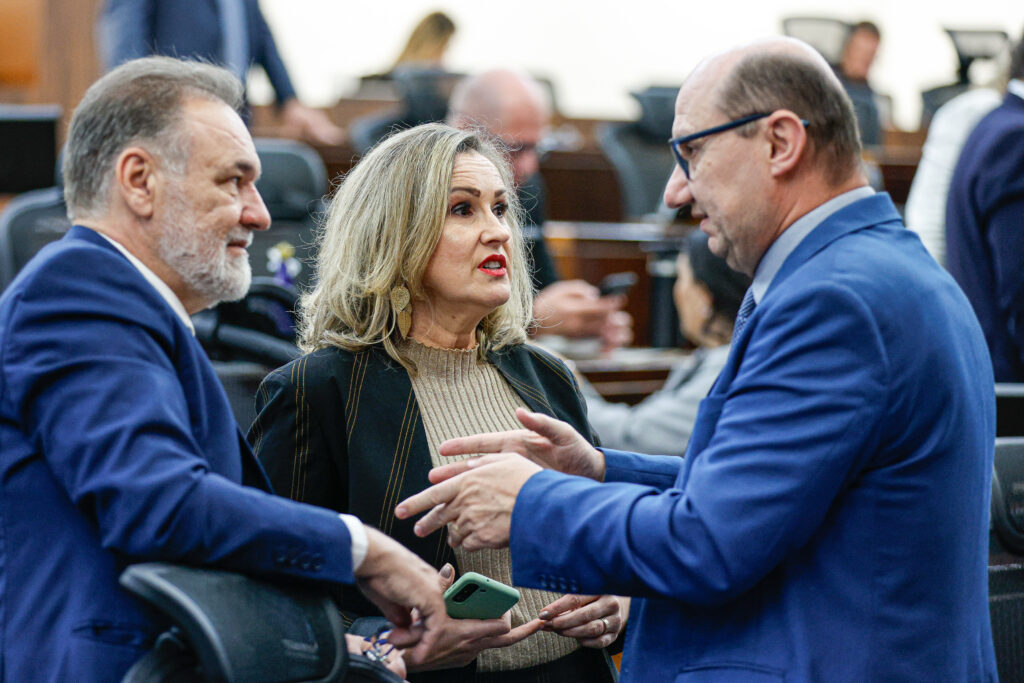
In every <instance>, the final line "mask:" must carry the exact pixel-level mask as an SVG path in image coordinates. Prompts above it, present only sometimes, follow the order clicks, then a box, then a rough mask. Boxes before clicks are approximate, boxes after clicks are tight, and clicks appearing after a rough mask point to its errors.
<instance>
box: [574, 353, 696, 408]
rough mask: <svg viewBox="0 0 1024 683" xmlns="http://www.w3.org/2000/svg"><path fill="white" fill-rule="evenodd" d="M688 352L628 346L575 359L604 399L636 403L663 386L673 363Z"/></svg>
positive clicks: (577, 367)
mask: <svg viewBox="0 0 1024 683" xmlns="http://www.w3.org/2000/svg"><path fill="white" fill-rule="evenodd" d="M687 356H688V354H687V353H686V352H685V351H683V350H681V349H652V348H625V349H616V350H615V351H613V352H612V353H610V354H608V355H605V356H600V357H598V358H587V359H580V360H576V361H574V362H575V365H576V370H577V371H578V372H579V373H580V374H581V375H583V376H584V377H586V378H587V381H589V382H590V383H591V384H592V385H593V386H594V388H595V389H596V390H597V392H598V393H599V394H601V396H603V397H604V398H605V399H607V400H609V401H613V402H617V403H628V404H630V405H634V404H636V403H639V402H640V401H642V400H643V399H644V398H646V397H647V396H649V395H651V394H653V393H654V392H655V391H657V390H658V389H660V388H661V387H662V386H663V385H664V384H665V378H666V377H668V373H669V372H670V371H671V370H672V367H673V366H675V365H676V363H679V362H680V361H682V360H685V359H686V358H687Z"/></svg>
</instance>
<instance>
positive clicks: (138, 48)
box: [96, 0, 156, 71]
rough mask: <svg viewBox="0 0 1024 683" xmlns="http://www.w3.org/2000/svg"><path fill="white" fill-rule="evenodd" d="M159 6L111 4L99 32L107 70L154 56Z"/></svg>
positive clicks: (119, 0)
mask: <svg viewBox="0 0 1024 683" xmlns="http://www.w3.org/2000/svg"><path fill="white" fill-rule="evenodd" d="M155 2H156V0H107V2H106V4H105V5H104V7H103V11H102V13H101V14H100V18H99V21H98V22H97V31H96V33H97V44H98V48H99V52H100V56H101V58H102V61H103V67H104V70H106V71H109V70H110V69H113V68H114V67H115V66H117V65H119V64H121V63H123V62H127V61H128V60H131V59H137V58H139V57H145V56H147V55H149V54H151V53H152V50H153V40H154V36H153V21H154V18H153V13H154V7H155Z"/></svg>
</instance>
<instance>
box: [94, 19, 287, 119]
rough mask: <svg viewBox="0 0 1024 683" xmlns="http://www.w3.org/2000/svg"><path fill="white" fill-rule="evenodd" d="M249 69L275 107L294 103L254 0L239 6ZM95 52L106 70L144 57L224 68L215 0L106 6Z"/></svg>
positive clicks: (266, 28)
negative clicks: (254, 68) (262, 76)
mask: <svg viewBox="0 0 1024 683" xmlns="http://www.w3.org/2000/svg"><path fill="white" fill-rule="evenodd" d="M243 2H244V4H245V19H246V26H247V27H248V31H249V44H248V46H249V59H248V61H249V63H251V64H259V65H260V66H261V67H263V70H264V71H266V73H267V78H269V79H270V83H271V85H273V86H274V92H275V94H276V98H277V102H278V103H282V102H284V101H285V100H288V99H291V98H292V97H295V88H294V87H292V82H291V79H290V78H288V71H287V70H286V69H285V66H284V62H283V61H282V60H281V55H279V54H278V52H277V45H276V44H275V43H274V36H273V35H272V34H271V33H270V28H269V27H268V26H267V22H266V20H265V19H264V18H263V13H262V12H260V6H259V0H243ZM98 42H99V46H100V48H101V52H102V53H103V56H104V60H103V61H104V64H105V66H106V68H107V69H112V68H114V67H115V66H117V65H118V64H121V63H122V62H126V61H128V60H129V59H137V58H138V57H146V56H148V55H167V56H169V57H181V58H183V59H203V60H207V61H210V62H213V63H215V64H223V63H224V55H223V43H222V36H221V26H220V12H219V10H218V5H217V0H107V2H106V5H105V6H104V8H103V13H102V14H101V15H100V19H99V41H98Z"/></svg>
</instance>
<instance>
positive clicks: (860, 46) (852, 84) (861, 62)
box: [837, 21, 882, 145]
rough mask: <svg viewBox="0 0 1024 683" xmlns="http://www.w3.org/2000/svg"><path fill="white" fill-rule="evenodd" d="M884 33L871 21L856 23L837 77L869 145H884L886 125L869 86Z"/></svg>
mask: <svg viewBox="0 0 1024 683" xmlns="http://www.w3.org/2000/svg"><path fill="white" fill-rule="evenodd" d="M881 41H882V34H881V32H880V31H879V30H878V26H876V25H875V24H874V23H872V22H870V21H862V22H860V23H858V24H854V25H853V28H851V29H850V34H849V35H848V36H847V37H846V42H845V43H843V52H842V55H841V56H840V58H839V69H838V71H837V75H838V76H839V81H840V82H841V83H842V84H843V87H844V88H846V94H847V95H849V96H850V101H851V102H853V111H854V113H855V114H856V116H857V124H858V125H859V126H860V139H861V142H862V143H863V144H865V145H880V144H882V122H881V118H880V116H879V114H878V104H877V103H876V102H875V91H874V90H873V89H872V88H871V84H870V83H868V75H869V74H870V72H871V65H872V64H873V63H874V61H875V55H876V54H877V53H878V45H879V43H881Z"/></svg>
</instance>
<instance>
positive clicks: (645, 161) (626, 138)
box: [597, 123, 675, 219]
mask: <svg viewBox="0 0 1024 683" xmlns="http://www.w3.org/2000/svg"><path fill="white" fill-rule="evenodd" d="M668 139H669V133H666V134H665V135H664V137H661V139H655V138H653V137H652V136H651V135H649V134H648V133H646V132H644V131H642V130H641V129H640V128H639V127H638V125H637V124H636V123H609V124H605V125H602V126H601V127H600V128H599V129H598V131H597V142H598V145H600V147H601V151H602V152H604V155H605V156H606V157H607V158H608V161H610V162H611V164H612V166H614V167H615V174H616V176H617V178H618V181H619V188H620V190H621V193H622V203H623V211H624V212H625V216H624V218H627V219H631V218H632V219H637V218H641V217H643V216H646V215H648V214H652V213H656V212H657V211H658V208H659V207H660V205H661V198H662V195H663V194H664V192H665V182H666V181H667V180H668V177H669V175H671V174H672V166H673V164H675V160H674V158H673V157H672V150H671V149H670V148H669V146H668V144H667V142H668Z"/></svg>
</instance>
